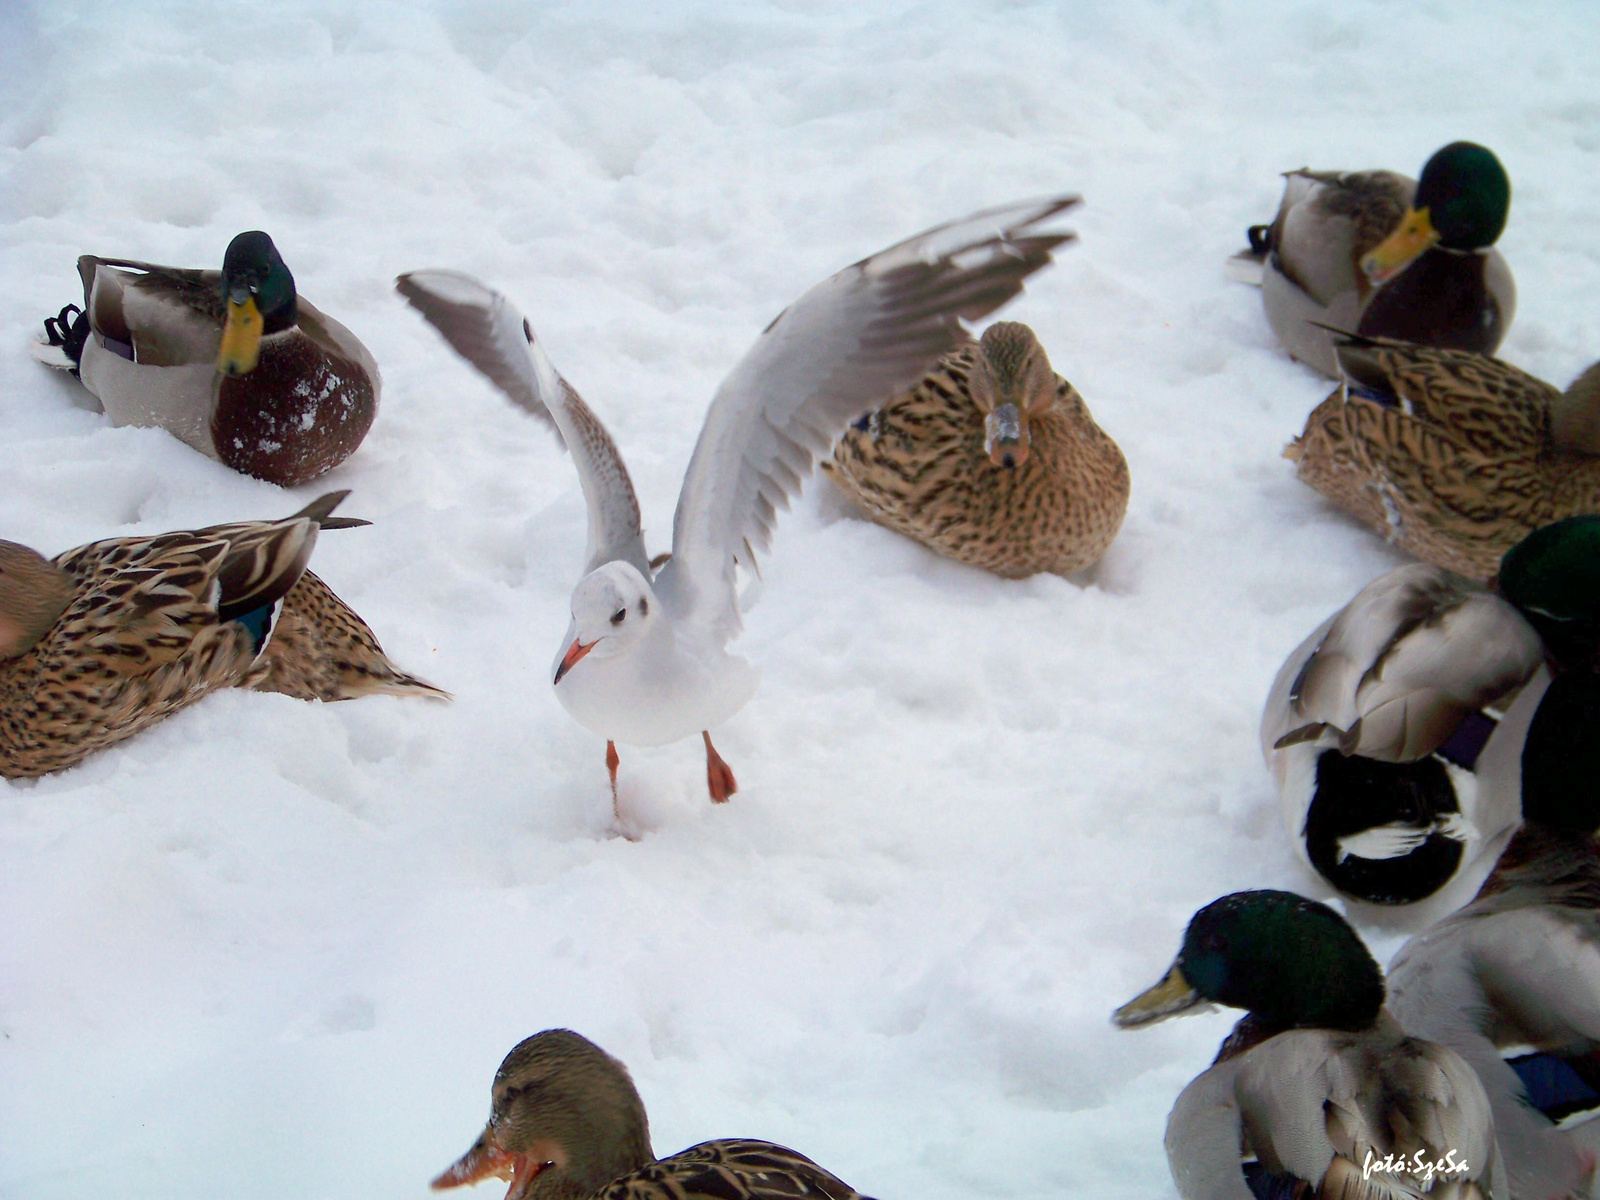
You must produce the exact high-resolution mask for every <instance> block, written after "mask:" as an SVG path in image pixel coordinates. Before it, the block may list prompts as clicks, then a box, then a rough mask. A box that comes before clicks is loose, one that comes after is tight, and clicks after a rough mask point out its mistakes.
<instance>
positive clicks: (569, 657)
mask: <svg viewBox="0 0 1600 1200" xmlns="http://www.w3.org/2000/svg"><path fill="white" fill-rule="evenodd" d="M599 644H600V640H599V639H598V638H596V639H595V640H594V641H592V642H590V643H589V644H588V645H584V643H582V642H580V641H579V640H578V639H577V638H573V639H572V645H570V646H568V647H567V652H566V653H565V654H563V655H562V656H561V665H560V666H559V667H557V668H556V677H555V678H554V679H552V680H551V681H550V684H551V686H552V687H554V686H555V685H556V684H558V683H560V682H561V677H562V676H563V675H565V674H566V673H567V672H568V671H570V670H572V668H573V667H574V666H575V665H577V662H578V660H579V659H580V658H582V657H583V656H584V655H585V654H587V653H589V651H591V650H593V649H594V648H595V647H596V646H597V645H599Z"/></svg>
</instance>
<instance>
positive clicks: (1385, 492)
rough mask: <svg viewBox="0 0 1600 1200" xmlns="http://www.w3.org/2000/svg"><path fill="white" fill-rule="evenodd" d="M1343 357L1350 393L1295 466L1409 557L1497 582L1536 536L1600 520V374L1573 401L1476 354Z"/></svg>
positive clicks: (1314, 430) (1386, 351) (1355, 342)
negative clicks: (1510, 559)
mask: <svg viewBox="0 0 1600 1200" xmlns="http://www.w3.org/2000/svg"><path fill="white" fill-rule="evenodd" d="M1335 344H1336V349H1337V352H1338V356H1339V364H1340V367H1341V368H1342V369H1343V371H1344V374H1345V377H1346V382H1345V383H1344V384H1343V385H1342V386H1341V387H1339V388H1338V389H1336V390H1335V391H1334V392H1333V394H1332V395H1330V396H1329V397H1328V398H1327V399H1326V400H1324V401H1323V402H1322V403H1321V404H1319V405H1318V406H1317V407H1316V409H1314V410H1313V411H1312V413H1311V416H1310V417H1308V418H1307V419H1306V427H1305V432H1304V433H1302V434H1301V435H1300V436H1299V437H1297V438H1296V439H1295V440H1294V441H1293V442H1292V443H1290V445H1289V447H1288V448H1287V449H1285V450H1284V456H1285V457H1286V458H1291V459H1294V460H1295V463H1296V468H1295V471H1296V474H1298V475H1299V477H1300V479H1301V480H1303V481H1304V482H1305V483H1307V484H1309V485H1310V486H1311V487H1313V488H1315V489H1316V490H1317V491H1319V492H1321V493H1322V494H1323V495H1324V496H1326V497H1328V499H1330V500H1332V501H1333V502H1334V503H1335V504H1337V505H1338V506H1339V507H1340V508H1342V509H1344V510H1345V511H1346V512H1348V513H1350V514H1351V515H1352V516H1354V517H1355V518H1356V519H1357V520H1359V521H1360V522H1361V523H1362V524H1364V525H1366V526H1367V527H1368V528H1369V529H1371V530H1373V531H1374V532H1375V533H1378V534H1381V535H1382V536H1384V537H1385V538H1387V539H1388V540H1389V541H1391V542H1393V543H1394V544H1395V545H1397V546H1399V547H1400V548H1401V549H1402V550H1404V551H1406V552H1407V553H1408V554H1413V555H1415V556H1416V557H1418V558H1420V559H1423V560H1425V561H1427V562H1431V563H1437V564H1438V565H1439V566H1442V567H1448V568H1449V569H1450V570H1452V571H1459V572H1461V573H1462V574H1463V575H1469V576H1471V577H1472V578H1474V579H1487V578H1488V577H1489V576H1490V575H1492V574H1494V571H1495V569H1496V567H1498V566H1499V563H1500V558H1501V556H1502V555H1503V554H1505V552H1506V551H1507V550H1510V549H1511V547H1512V546H1515V545H1516V544H1517V543H1518V542H1519V541H1521V540H1522V539H1523V538H1524V537H1526V536H1527V535H1528V534H1530V533H1532V532H1533V531H1534V530H1535V529H1538V528H1540V527H1541V526H1543V525H1548V524H1550V523H1551V522H1552V521H1558V520H1561V519H1562V518H1565V517H1570V516H1575V515H1577V514H1579V513H1589V512H1600V363H1597V364H1595V365H1594V366H1592V367H1590V368H1589V369H1588V370H1587V371H1585V372H1584V373H1583V374H1581V375H1580V376H1578V378H1577V380H1576V381H1574V382H1573V384H1572V386H1571V387H1569V388H1568V389H1567V390H1566V391H1565V392H1559V391H1557V390H1556V389H1555V388H1553V387H1551V386H1550V385H1549V384H1548V383H1545V382H1544V381H1543V380H1541V379H1536V378H1535V377H1534V376H1532V375H1529V374H1528V373H1527V372H1525V371H1519V370H1518V369H1517V368H1516V367H1513V366H1511V365H1510V364H1508V363H1503V362H1500V361H1499V360H1497V359H1493V358H1487V357H1485V356H1484V355H1482V354H1474V353H1470V352H1468V351H1465V350H1439V349H1432V348H1430V347H1427V346H1418V345H1414V344H1412V343H1410V342H1397V341H1391V340H1386V339H1374V338H1363V337H1340V338H1337V339H1335Z"/></svg>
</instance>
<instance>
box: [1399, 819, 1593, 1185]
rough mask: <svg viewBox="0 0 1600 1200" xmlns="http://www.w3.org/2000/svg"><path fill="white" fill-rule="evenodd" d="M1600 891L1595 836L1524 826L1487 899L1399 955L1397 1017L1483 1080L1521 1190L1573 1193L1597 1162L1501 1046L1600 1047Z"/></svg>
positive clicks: (1581, 1056)
mask: <svg viewBox="0 0 1600 1200" xmlns="http://www.w3.org/2000/svg"><path fill="white" fill-rule="evenodd" d="M1530 837H1531V839H1532V840H1530ZM1554 842H1561V843H1563V844H1559V845H1557V844H1553V843H1554ZM1597 901H1600V852H1597V851H1596V849H1595V847H1594V845H1593V843H1592V840H1590V839H1584V838H1582V837H1577V836H1572V835H1566V836H1564V837H1563V836H1560V835H1557V836H1555V837H1552V835H1550V834H1547V833H1541V832H1539V831H1536V830H1534V829H1533V827H1525V828H1524V829H1523V830H1522V832H1521V833H1519V834H1518V836H1517V839H1516V840H1515V841H1513V843H1512V845H1511V847H1510V848H1509V849H1508V850H1507V851H1506V854H1505V855H1504V856H1503V858H1502V860H1501V864H1500V866H1498V867H1497V868H1496V871H1495V874H1494V875H1493V876H1491V878H1490V881H1489V883H1488V884H1486V885H1485V888H1484V891H1483V892H1482V893H1480V895H1479V897H1478V899H1477V900H1475V901H1473V903H1471V904H1470V905H1468V906H1467V907H1466V908H1463V909H1461V910H1460V911H1459V912H1457V913H1455V914H1454V915H1452V916H1450V917H1447V918H1446V919H1445V920H1443V921H1441V922H1439V923H1438V924H1436V925H1434V926H1433V927H1431V928H1430V929H1428V930H1426V931H1424V932H1423V933H1421V934H1419V935H1417V936H1416V937H1414V938H1412V939H1411V940H1410V941H1409V942H1407V943H1406V945H1405V946H1404V947H1403V948H1402V949H1401V951H1400V953H1399V954H1398V955H1396V956H1395V960H1394V962H1393V963H1392V964H1391V965H1390V969H1389V995H1390V1008H1391V1010H1392V1012H1393V1013H1394V1015H1395V1017H1396V1018H1397V1019H1398V1020H1399V1021H1400V1022H1401V1023H1402V1024H1403V1025H1404V1026H1405V1028H1406V1029H1407V1030H1408V1031H1409V1032H1411V1033H1413V1034H1415V1035H1416V1036H1418V1037H1426V1038H1430V1039H1432V1040H1435V1041H1438V1042H1441V1043H1443V1044H1445V1045H1448V1046H1450V1047H1451V1048H1452V1049H1453V1050H1455V1051H1456V1052H1458V1053H1459V1054H1460V1055H1461V1056H1462V1057H1463V1058H1464V1059H1466V1061H1467V1062H1469V1063H1470V1064H1471V1065H1472V1066H1473V1068H1474V1069H1475V1070H1476V1072H1477V1074H1478V1077H1479V1078H1480V1079H1481V1080H1482V1082H1483V1085H1484V1087H1485V1089H1486V1090H1487V1092H1488V1095H1489V1098H1490V1101H1491V1103H1492V1105H1493V1107H1494V1112H1495V1125H1496V1130H1497V1133H1498V1136H1499V1141H1500V1147H1501V1150H1502V1152H1503V1153H1504V1155H1505V1160H1506V1166H1507V1170H1508V1171H1509V1173H1510V1176H1511V1179H1512V1182H1513V1183H1514V1184H1515V1194H1516V1195H1518V1196H1564V1195H1567V1194H1569V1193H1570V1192H1571V1191H1572V1190H1573V1189H1575V1188H1576V1187H1577V1186H1578V1185H1579V1183H1580V1181H1581V1180H1582V1179H1583V1178H1584V1176H1585V1173H1586V1171H1587V1169H1588V1168H1587V1166H1586V1164H1585V1163H1584V1162H1583V1161H1582V1154H1581V1151H1580V1150H1579V1148H1578V1146H1577V1145H1576V1144H1575V1142H1574V1141H1573V1140H1572V1138H1571V1137H1570V1136H1569V1135H1568V1134H1567V1133H1565V1132H1563V1131H1561V1130H1558V1129H1556V1128H1555V1127H1554V1125H1553V1124H1552V1123H1551V1121H1550V1119H1549V1118H1547V1117H1545V1116H1544V1115H1543V1114H1541V1113H1540V1112H1538V1111H1536V1110H1535V1109H1534V1108H1532V1107H1530V1106H1529V1104H1528V1103H1527V1094H1526V1092H1525V1090H1524V1087H1523V1083H1522V1080H1521V1078H1520V1077H1519V1076H1518V1074H1517V1073H1516V1071H1515V1070H1514V1069H1513V1068H1512V1066H1511V1065H1510V1064H1509V1063H1507V1062H1505V1061H1504V1060H1503V1059H1502V1058H1501V1050H1502V1048H1510V1047H1513V1046H1530V1045H1531V1046H1533V1047H1534V1048H1536V1049H1539V1050H1544V1051H1547V1052H1552V1053H1557V1054H1559V1055H1561V1056H1562V1057H1563V1058H1565V1059H1567V1060H1568V1061H1569V1062H1572V1061H1578V1062H1580V1063H1586V1062H1587V1060H1588V1058H1589V1057H1590V1056H1592V1055H1593V1054H1594V1053H1595V1051H1596V1049H1597V1048H1600V910H1597V909H1596V908H1595V907H1594V906H1595V904H1596V903H1597Z"/></svg>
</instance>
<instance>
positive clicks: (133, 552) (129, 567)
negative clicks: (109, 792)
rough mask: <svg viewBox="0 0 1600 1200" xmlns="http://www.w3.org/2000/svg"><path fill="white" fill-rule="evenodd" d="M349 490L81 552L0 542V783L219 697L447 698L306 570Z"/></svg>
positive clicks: (61, 763) (52, 767) (70, 760)
mask: <svg viewBox="0 0 1600 1200" xmlns="http://www.w3.org/2000/svg"><path fill="white" fill-rule="evenodd" d="M348 494H349V493H348V492H330V493H329V494H328V495H326V496H323V497H321V498H319V499H317V500H315V501H313V502H312V503H311V504H309V505H307V506H306V507H305V508H303V509H301V510H300V511H299V512H297V513H295V514H294V516H292V517H285V518H284V519H283V520H280V521H241V522H238V523H235V524H231V525H213V526H210V527H208V528H205V529H196V530H192V531H183V532H177V533H164V534H160V535H158V536H156V537H142V538H115V539H113V540H110V541H104V542H91V543H89V544H88V545H87V546H79V547H78V548H77V549H76V550H68V551H67V552H66V553H65V554H61V555H58V556H57V557H56V558H54V559H46V558H44V556H43V555H40V554H37V553H35V552H34V551H32V550H30V549H28V548H27V547H26V546H19V545H17V544H16V543H15V542H0V776H4V777H5V778H9V779H21V778H27V777H30V776H34V775H45V774H48V773H49V772H51V771H60V770H63V769H65V768H67V767H71V766H74V765H76V764H77V763H79V762H81V761H82V760H83V759H85V758H87V757H88V756H89V755H90V754H93V753H94V752H95V751H97V750H103V749H104V748H105V747H107V746H111V745H114V744H115V743H117V742H120V741H122V739H124V738H127V737H131V736H133V735H134V734H136V733H138V732H139V731H140V730H141V729H144V728H145V727H146V726H149V725H153V724H155V722H157V721H159V720H160V719H161V718H162V717H165V716H168V715H170V714H171V713H174V712H177V711H178V710H179V709H180V708H187V707H188V706H189V705H190V704H193V703H194V702H195V701H196V700H198V699H200V698H201V697H202V696H204V695H205V694H206V693H207V692H211V691H214V690H216V689H217V688H224V687H246V688H255V689H257V690H259V691H269V692H284V693H286V694H288V695H290V696H296V697H299V698H301V699H306V700H313V699H314V700H346V699H351V698H353V697H355V696H363V695H368V694H371V693H377V692H388V693H392V694H395V695H420V696H430V697H436V698H447V693H445V692H441V691H440V690H439V689H438V688H435V687H433V686H431V685H430V684H427V683H424V682H423V681H422V680H420V679H417V678H416V677H414V676H412V675H407V674H405V673H404V672H403V671H400V670H398V669H396V668H395V666H394V664H393V663H391V662H390V661H389V660H388V659H387V658H386V657H384V653H383V649H382V647H381V646H379V645H378V642H377V639H376V638H374V637H373V636H372V631H371V630H370V629H368V628H367V626H366V624H365V623H364V622H363V621H362V620H361V618H360V617H358V616H356V614H355V613H353V612H352V611H351V610H350V609H349V608H348V607H347V606H346V605H345V604H344V603H343V602H342V601H341V600H340V599H339V598H338V597H337V596H335V595H334V594H333V593H332V592H331V591H329V590H328V586H327V585H326V584H325V583H323V582H322V580H320V579H318V578H317V577H316V576H315V575H313V574H312V573H311V572H310V571H308V570H306V569H305V567H306V563H307V561H309V559H310V557H311V549H312V547H313V546H314V545H315V544H316V540H317V532H318V530H319V529H337V528H341V527H344V526H349V525H364V524H366V522H365V521H353V520H343V519H340V518H330V517H329V516H328V514H329V513H330V512H332V511H333V509H334V508H335V507H336V506H337V505H338V504H339V502H340V501H341V500H343V499H344V498H345V496H347V495H348Z"/></svg>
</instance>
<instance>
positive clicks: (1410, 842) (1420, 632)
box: [1261, 563, 1544, 904]
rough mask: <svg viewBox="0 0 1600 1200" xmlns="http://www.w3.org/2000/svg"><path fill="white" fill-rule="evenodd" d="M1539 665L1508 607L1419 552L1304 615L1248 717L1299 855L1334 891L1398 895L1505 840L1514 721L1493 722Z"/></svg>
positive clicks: (1537, 647)
mask: <svg viewBox="0 0 1600 1200" xmlns="http://www.w3.org/2000/svg"><path fill="white" fill-rule="evenodd" d="M1543 660H1544V649H1543V646H1542V645H1541V643H1540V640H1539V636H1538V634H1537V633H1535V632H1534V630H1533V627H1532V626H1530V625H1529V624H1528V622H1527V621H1526V620H1524V619H1523V617H1522V615H1521V614H1520V613H1519V612H1518V611H1517V609H1516V608H1515V607H1514V606H1513V605H1511V604H1509V603H1507V602H1506V601H1505V600H1503V599H1501V598H1500V597H1499V596H1494V595H1491V594H1490V593H1488V592H1487V591H1485V590H1484V589H1483V588H1482V587H1480V586H1478V585H1477V584H1474V583H1472V582H1471V581H1470V580H1467V579H1463V578H1462V577H1461V576H1459V575H1452V574H1451V573H1450V572H1448V571H1444V570H1441V569H1440V568H1438V567H1432V566H1428V565H1426V564H1423V563H1413V564H1411V565H1410V566H1404V567H1400V568H1399V569H1397V570H1394V571H1390V572H1389V573H1388V574H1387V575H1383V576H1380V577H1379V578H1378V579H1375V580H1374V581H1373V582H1372V583H1370V584H1368V585H1367V586H1366V587H1364V588H1362V589H1361V591H1360V592H1358V593H1357V594H1356V596H1355V598H1354V599H1353V600H1351V601H1350V603H1349V604H1347V605H1345V606H1344V607H1343V608H1342V609H1340V610H1339V611H1338V612H1337V613H1335V614H1334V615H1333V616H1331V617H1329V618H1328V619H1327V620H1326V621H1324V622H1323V623H1322V624H1321V625H1319V626H1317V628H1316V629H1315V630H1313V631H1312V633H1311V636H1310V637H1308V638H1306V640H1305V641H1303V642H1302V643H1300V645H1299V647H1297V648H1296V649H1295V651H1294V653H1293V654H1291V655H1289V657H1288V659H1287V661H1285V662H1284V664H1283V667H1282V668H1281V669H1280V670H1279V672H1278V677H1277V679H1276V680H1275V681H1274V682H1273V685H1272V691H1271V693H1270V695H1269V696H1268V697H1267V704H1266V709H1265V711H1264V712H1263V714H1262V717H1261V748H1262V752H1263V753H1264V754H1265V755H1266V759H1267V764H1268V766H1269V767H1270V768H1271V770H1272V773H1273V776H1274V778H1275V779H1276V780H1277V783H1278V788H1279V791H1280V794H1281V796H1282V798H1283V815H1284V819H1285V821H1286V823H1287V824H1288V827H1289V836H1290V838H1291V839H1293V841H1294V844H1295V846H1296V848H1297V849H1298V850H1299V851H1300V853H1301V854H1302V856H1304V858H1305V859H1306V861H1307V862H1309V863H1310V864H1311V866H1312V867H1313V868H1314V869H1315V870H1316V871H1317V872H1318V873H1319V874H1320V875H1321V876H1322V877H1323V878H1324V879H1326V880H1327V881H1328V882H1329V883H1330V884H1332V885H1333V886H1334V887H1335V888H1337V889H1338V890H1339V891H1340V892H1342V893H1343V894H1344V895H1346V896H1350V897H1352V898H1354V899H1357V900H1364V901H1367V902H1369V903H1374V904H1410V903H1412V902H1414V901H1417V900H1421V899H1423V898H1425V897H1427V896H1431V895H1433V894H1434V893H1435V892H1437V891H1438V890H1439V889H1440V888H1442V887H1443V886H1444V885H1445V884H1446V883H1448V882H1449V881H1450V880H1451V879H1453V878H1454V877H1455V876H1456V875H1457V874H1459V873H1460V872H1461V871H1462V870H1463V869H1464V868H1465V867H1467V866H1469V865H1470V864H1471V863H1472V862H1473V861H1475V860H1476V859H1477V858H1478V857H1479V856H1481V855H1482V854H1484V853H1486V852H1493V851H1496V850H1498V849H1499V848H1500V847H1501V846H1503V845H1504V841H1505V838H1506V837H1508V836H1509V835H1510V832H1511V829H1512V826H1514V825H1515V823H1516V820H1517V805H1516V799H1515V795H1514V792H1515V788H1514V780H1515V774H1516V769H1517V760H1518V756H1519V755H1520V753H1521V748H1522V738H1523V736H1524V735H1525V734H1526V732H1527V723H1526V721H1525V720H1504V719H1502V718H1503V717H1504V716H1505V713H1504V710H1505V708H1507V707H1508V705H1509V703H1510V700H1511V699H1512V698H1513V696H1514V695H1515V693H1516V692H1517V689H1518V688H1520V687H1521V686H1522V685H1523V684H1524V683H1525V682H1526V681H1527V680H1528V678H1529V677H1530V676H1531V675H1533V673H1534V671H1535V670H1536V669H1537V668H1538V667H1539V664H1540V663H1541V662H1542V661H1543Z"/></svg>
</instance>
